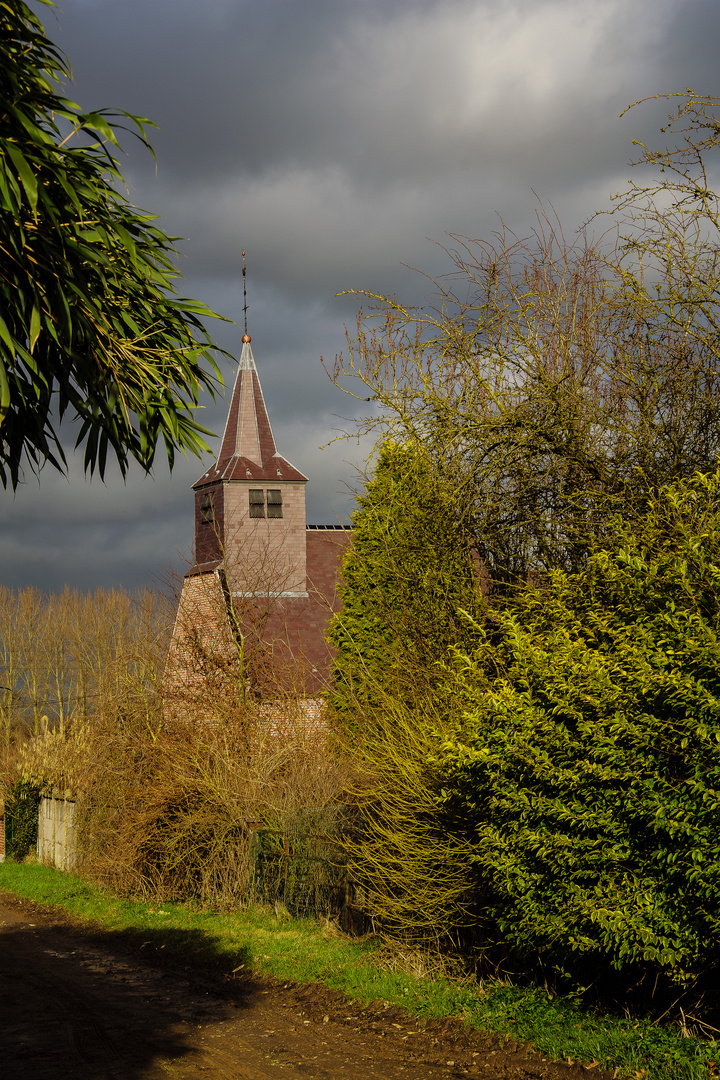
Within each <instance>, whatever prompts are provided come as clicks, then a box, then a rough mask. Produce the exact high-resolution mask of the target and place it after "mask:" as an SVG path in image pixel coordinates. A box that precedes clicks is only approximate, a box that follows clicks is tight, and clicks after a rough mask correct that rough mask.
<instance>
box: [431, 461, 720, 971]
mask: <svg viewBox="0 0 720 1080" xmlns="http://www.w3.org/2000/svg"><path fill="white" fill-rule="evenodd" d="M719 497H720V472H718V473H715V474H714V475H711V476H704V475H700V474H698V475H696V476H695V477H693V478H692V479H690V480H688V481H683V482H678V483H675V484H673V485H672V486H669V487H667V488H665V489H663V490H661V491H660V493H659V494H658V495H657V497H655V498H654V499H653V500H652V502H651V504H650V506H649V508H648V510H647V512H646V514H645V515H644V518H643V520H642V523H641V524H642V527H641V529H639V530H638V528H637V526H634V527H633V528H629V527H627V526H624V525H623V524H622V523H619V522H618V523H616V530H617V540H616V545H615V546H614V548H613V550H611V551H600V552H597V553H596V554H594V555H593V557H592V558H591V559H590V561H589V564H588V566H587V568H586V569H585V570H584V571H583V572H582V573H579V574H576V575H573V576H568V575H565V574H563V573H555V574H552V575H551V576H550V578H549V579H548V580H547V581H545V582H543V583H541V584H539V585H537V587H533V588H527V589H525V590H521V591H520V592H519V593H518V595H517V596H516V598H515V600H514V602H513V603H512V604H511V605H510V606H509V607H508V609H506V610H505V611H503V612H497V613H496V617H495V621H494V623H492V624H487V623H486V625H485V627H484V628H483V627H481V626H480V625H479V624H477V623H476V624H475V629H476V633H477V643H476V647H475V648H474V650H472V651H467V652H465V653H464V654H460V655H459V658H458V662H457V671H456V676H455V680H454V682H455V688H456V691H459V692H460V693H461V694H462V695H464V697H465V704H464V708H463V710H462V715H461V716H458V719H457V726H456V731H455V733H454V734H453V736H452V737H451V738H446V739H445V740H444V742H443V745H442V746H439V747H438V751H437V755H436V757H435V758H434V768H435V770H436V772H437V774H438V776H439V777H440V778H441V788H440V789H439V790H438V791H437V793H436V806H437V813H438V815H439V816H440V818H445V819H446V820H448V821H452V822H453V825H454V828H455V829H456V830H457V832H458V838H460V837H462V838H463V839H464V840H465V841H466V842H467V843H468V845H469V847H470V849H471V851H470V855H469V863H470V869H471V873H472V876H473V878H474V883H475V884H474V888H475V889H476V890H477V891H478V892H481V893H482V895H483V898H484V918H485V919H486V920H489V921H492V922H493V923H494V925H495V926H496V927H497V929H498V930H499V932H500V934H501V935H502V937H503V939H504V940H505V941H506V942H507V943H509V944H511V945H513V946H515V947H517V948H519V949H521V950H523V951H525V952H533V953H538V952H541V953H542V954H544V955H545V956H546V957H548V958H549V959H550V960H551V961H553V962H555V963H556V964H558V965H560V966H562V965H563V964H565V963H571V962H572V960H573V958H578V957H579V956H580V955H584V956H585V957H586V960H590V959H591V958H594V959H595V960H596V961H597V960H599V961H601V962H604V963H606V962H608V961H609V962H610V963H611V964H612V965H613V966H614V967H616V968H627V967H628V966H629V965H639V966H640V967H643V966H644V967H651V968H656V969H661V970H663V971H665V972H666V973H668V974H669V975H670V976H671V978H672V979H674V980H675V981H678V982H687V981H688V980H689V979H691V978H692V977H693V976H694V975H696V974H698V973H699V972H701V971H703V970H707V969H708V968H709V967H711V966H712V965H713V964H715V963H716V962H717V959H718V940H719V937H720V506H719V502H718V500H719Z"/></svg>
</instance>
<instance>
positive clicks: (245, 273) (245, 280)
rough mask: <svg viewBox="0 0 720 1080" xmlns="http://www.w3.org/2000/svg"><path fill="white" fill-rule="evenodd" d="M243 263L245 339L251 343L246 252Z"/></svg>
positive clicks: (243, 255) (243, 254)
mask: <svg viewBox="0 0 720 1080" xmlns="http://www.w3.org/2000/svg"><path fill="white" fill-rule="evenodd" d="M242 261H243V311H244V312H245V337H246V338H248V341H249V340H250V338H249V337H248V332H247V309H248V303H247V267H246V266H245V252H244V251H243V253H242Z"/></svg>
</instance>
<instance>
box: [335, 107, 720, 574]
mask: <svg viewBox="0 0 720 1080" xmlns="http://www.w3.org/2000/svg"><path fill="white" fill-rule="evenodd" d="M671 96H672V97H678V99H679V100H678V107H677V109H676V111H675V113H674V114H673V115H672V116H671V117H670V119H669V123H668V125H667V127H666V128H665V129H663V130H664V133H665V137H666V139H667V140H669V145H667V146H665V147H662V148H661V149H658V150H654V149H649V148H647V147H644V146H643V147H641V155H640V160H639V161H638V162H636V163H635V164H639V165H642V166H644V167H645V168H646V169H649V170H656V173H655V178H654V179H653V173H652V172H647V171H645V172H644V173H643V174H642V175H643V177H645V178H647V181H648V182H647V183H645V182H643V183H630V185H629V187H628V189H627V190H626V191H625V192H624V193H621V194H620V195H619V196H617V197H616V199H615V203H614V206H613V210H612V213H611V214H610V215H609V216H604V215H599V216H597V217H596V218H595V220H594V223H593V225H592V227H586V228H585V229H583V230H581V231H580V233H579V234H576V236H575V237H574V238H573V239H571V240H568V239H567V238H566V236H565V234H564V232H563V229H562V226H561V224H560V222H559V221H558V220H556V219H555V218H554V216H553V215H545V214H544V212H543V210H542V208H541V209H540V211H539V213H538V219H537V225H536V228H535V230H534V232H533V233H531V234H530V235H529V236H518V235H515V234H514V233H512V232H511V231H510V230H509V229H505V228H503V230H502V231H501V232H500V234H499V235H498V236H497V237H495V239H492V240H489V241H482V240H472V239H468V238H466V237H462V236H452V237H451V238H450V240H449V242H448V245H447V252H448V256H449V258H450V268H449V273H448V274H447V275H446V276H444V277H443V278H441V279H439V280H437V281H436V282H434V285H435V293H434V295H432V296H431V297H430V298H429V299H428V301H427V304H426V305H425V307H423V308H420V309H418V308H416V307H408V306H404V305H403V304H402V303H401V302H399V301H398V300H396V299H395V298H393V297H382V296H377V295H374V294H372V293H368V294H366V295H367V296H368V297H369V299H370V300H371V310H370V311H369V312H367V313H365V312H361V315H360V319H359V323H358V333H357V335H356V336H355V337H354V338H351V339H350V342H349V348H348V351H347V353H346V354H345V356H342V357H340V358H338V361H337V364H336V367H335V371H334V377H335V379H336V380H337V382H338V384H339V385H340V386H342V387H343V388H345V389H348V390H352V386H353V384H352V382H348V378H350V379H353V378H355V379H358V380H360V382H361V384H362V386H361V387H360V388H359V389H358V391H357V396H358V397H359V398H360V399H361V400H368V392H369V394H370V399H371V400H372V401H373V402H374V403H375V409H374V411H373V413H372V415H371V417H370V419H369V420H368V426H379V427H380V428H381V430H382V431H383V432H384V433H387V432H390V433H391V434H392V435H393V437H394V438H396V439H398V440H399V441H401V442H404V441H405V440H408V439H409V440H411V441H413V442H415V443H417V444H420V445H422V446H423V447H424V448H425V450H426V451H427V453H428V454H429V456H430V459H431V460H432V462H433V464H434V467H435V469H436V470H437V471H438V473H439V475H440V476H441V477H442V478H444V482H445V485H446V486H447V487H452V488H453V490H455V492H456V494H457V497H458V499H461V500H463V502H464V507H463V509H464V511H465V517H466V520H467V521H468V522H469V523H470V528H471V533H472V540H473V543H474V544H475V546H476V548H477V550H478V552H479V554H480V556H481V557H482V559H483V562H484V565H485V567H486V569H487V571H488V573H489V575H490V577H491V578H492V580H493V581H494V582H495V583H496V585H497V586H498V587H504V586H505V585H507V584H508V583H512V582H516V581H519V580H523V579H524V578H525V577H526V576H527V574H528V572H544V571H546V570H548V569H550V568H552V567H562V568H564V569H566V570H570V571H572V570H577V569H579V568H580V567H582V566H583V565H584V563H585V560H586V559H587V557H588V553H589V551H590V550H591V548H592V544H593V542H594V541H595V540H597V539H598V538H602V535H603V530H604V529H605V527H606V523H607V522H608V521H609V520H610V518H612V516H613V514H615V513H616V512H617V511H618V510H619V509H620V508H622V510H623V512H624V513H626V514H629V515H631V514H636V513H637V514H640V513H642V511H643V509H644V507H645V506H646V505H647V500H648V498H649V496H650V494H651V493H653V492H656V491H657V490H658V488H659V487H660V486H661V485H662V484H665V483H668V482H670V481H672V480H674V479H676V478H680V477H687V476H690V475H692V474H693V473H694V472H695V471H696V470H698V469H699V470H701V471H712V470H713V469H714V467H715V461H716V457H717V455H718V453H719V452H720V346H719V345H718V342H719V341H720V337H719V336H718V317H717V297H718V295H719V292H720V235H719V233H718V229H719V227H720V212H719V209H718V196H717V194H716V193H715V192H713V191H712V189H711V187H710V183H709V179H708V164H707V162H706V158H707V156H708V154H710V153H712V152H713V151H716V150H717V148H718V146H720V137H719V136H718V130H720V128H719V127H718V118H717V113H718V108H719V107H720V99H717V98H700V97H697V96H695V95H694V94H692V93H691V92H688V93H687V94H684V95H671ZM673 138H676V139H677V143H676V144H675V145H674V144H673V143H672V141H670V140H672V139H673ZM592 230H594V231H592Z"/></svg>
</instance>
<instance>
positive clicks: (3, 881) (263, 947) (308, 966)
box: [0, 862, 720, 1080]
mask: <svg viewBox="0 0 720 1080" xmlns="http://www.w3.org/2000/svg"><path fill="white" fill-rule="evenodd" d="M0 889H5V890H6V891H7V892H11V893H14V894H15V895H16V896H22V897H25V898H27V899H30V900H34V901H37V902H39V903H43V904H50V905H57V906H58V907H61V908H63V909H64V910H65V911H67V912H69V913H70V914H72V915H75V916H76V917H78V918H79V919H81V920H85V921H86V922H88V924H93V925H92V926H91V925H89V926H88V930H89V931H90V930H92V932H95V929H96V928H98V927H99V928H100V929H101V930H102V931H103V932H106V933H107V932H112V933H121V934H123V935H124V936H125V937H127V936H130V937H131V939H132V940H134V941H135V942H136V943H137V944H138V945H139V946H141V947H145V948H147V947H149V948H150V949H165V950H166V953H168V952H169V953H175V954H177V955H178V956H181V957H182V958H183V960H184V961H185V962H187V960H188V958H191V959H192V961H193V962H194V963H213V964H216V965H220V966H221V967H223V968H224V969H225V970H227V971H232V970H234V969H237V970H243V971H247V972H257V973H259V974H263V975H273V976H275V977H276V978H278V979H281V980H283V981H289V980H291V981H293V982H321V983H324V984H325V985H326V986H329V987H332V988H334V989H337V990H341V991H342V992H343V993H345V994H346V995H347V996H348V997H349V998H352V999H355V1000H357V1001H360V1002H363V1003H368V1002H370V1001H374V1000H378V999H379V1000H383V1001H387V1002H389V1003H391V1004H393V1005H396V1006H400V1007H402V1008H403V1009H405V1010H407V1012H408V1013H411V1014H413V1015H415V1016H418V1017H428V1018H431V1017H432V1018H443V1017H450V1016H452V1017H462V1018H463V1019H464V1020H465V1022H466V1023H467V1024H469V1025H470V1026H471V1027H473V1028H477V1029H480V1030H483V1031H487V1032H493V1033H497V1034H503V1035H510V1036H512V1037H513V1038H516V1039H519V1040H522V1041H525V1040H531V1041H532V1042H533V1043H534V1044H535V1046H536V1048H537V1049H538V1050H539V1051H540V1052H541V1053H542V1054H543V1055H545V1056H546V1057H553V1058H559V1059H565V1058H572V1059H573V1060H575V1061H583V1062H588V1063H589V1062H591V1061H595V1062H598V1063H599V1064H600V1065H602V1066H603V1067H604V1068H609V1069H615V1068H617V1069H618V1070H619V1076H623V1077H626V1076H627V1077H633V1076H636V1075H638V1074H640V1075H642V1076H644V1077H645V1078H646V1080H705V1078H706V1077H708V1076H709V1075H715V1068H714V1062H715V1061H719V1062H720V1043H718V1042H704V1041H702V1040H700V1039H697V1038H692V1037H691V1038H682V1037H681V1035H680V1033H679V1032H677V1031H676V1030H674V1029H672V1028H664V1027H659V1026H655V1025H653V1024H651V1023H650V1022H649V1021H642V1020H640V1021H630V1020H626V1019H622V1018H619V1017H615V1016H608V1015H605V1016H600V1015H598V1014H596V1013H593V1012H590V1011H588V1010H587V1009H583V1008H582V1006H581V1005H580V1004H578V1002H577V1001H576V1000H575V999H573V998H562V997H552V996H550V995H548V994H547V993H545V992H544V991H542V990H539V989H537V988H524V987H517V986H512V985H508V984H503V983H496V984H493V985H488V986H485V987H484V988H482V987H479V986H478V985H477V984H473V983H469V982H467V981H454V980H452V979H449V978H446V977H442V976H434V977H432V978H429V977H424V978H418V977H416V976H414V975H411V974H409V973H408V972H407V971H403V970H389V969H388V964H387V950H384V949H382V948H381V946H380V943H379V942H378V941H377V940H374V939H371V940H363V941H356V940H353V939H350V938H346V937H344V936H342V935H338V934H336V933H332V932H328V930H327V928H325V929H324V928H323V927H322V926H321V925H320V924H318V923H317V922H315V921H313V920H293V919H290V918H289V917H284V918H283V917H280V918H278V917H276V916H275V915H274V914H268V912H267V910H264V909H260V908H250V909H248V910H247V911H243V912H239V913H237V914H232V915H228V914H222V913H215V912H208V911H201V910H198V909H197V908H196V907H194V906H193V905H192V904H177V903H165V904H152V903H145V902H143V901H139V900H126V899H122V898H118V897H115V896H112V895H110V894H108V893H106V892H104V891H102V890H100V889H97V888H96V887H95V886H93V885H91V884H89V883H88V882H86V881H83V880H82V879H80V878H78V877H74V876H73V875H71V874H63V873H61V872H60V871H58V870H51V869H49V868H47V867H44V866H39V865H33V864H18V863H13V862H5V863H0ZM711 1062H712V1063H713V1064H710V1063H711ZM643 1070H644V1072H643ZM590 1075H592V1074H590Z"/></svg>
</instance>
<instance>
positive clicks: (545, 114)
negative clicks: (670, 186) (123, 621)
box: [0, 0, 720, 589]
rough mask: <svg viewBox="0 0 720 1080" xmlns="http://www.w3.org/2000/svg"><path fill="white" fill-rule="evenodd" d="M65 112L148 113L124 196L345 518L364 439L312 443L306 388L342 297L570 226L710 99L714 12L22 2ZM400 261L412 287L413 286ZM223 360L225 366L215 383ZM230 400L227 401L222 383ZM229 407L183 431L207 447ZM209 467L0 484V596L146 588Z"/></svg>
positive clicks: (545, 2) (573, 6)
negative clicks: (683, 105) (680, 106)
mask: <svg viewBox="0 0 720 1080" xmlns="http://www.w3.org/2000/svg"><path fill="white" fill-rule="evenodd" d="M35 7H36V9H37V10H38V11H40V12H41V17H42V18H43V20H44V22H45V26H46V30H47V33H48V36H49V37H50V38H51V39H53V40H54V41H55V42H56V43H57V44H58V45H60V47H61V48H62V49H63V50H64V51H65V52H66V54H67V55H68V57H69V59H70V61H71V63H72V66H73V69H74V75H75V85H74V86H73V87H72V89H71V91H70V96H72V97H73V98H74V99H75V100H76V101H78V102H79V103H80V104H81V105H82V107H83V108H85V109H90V108H104V107H117V108H122V109H126V110H129V111H130V112H135V113H139V114H141V115H143V116H147V117H149V118H151V119H152V120H154V121H155V122H156V123H157V124H158V125H159V128H158V130H157V131H156V132H155V133H154V135H153V137H152V142H153V145H154V147H155V151H156V155H157V169H155V166H154V165H153V163H152V161H151V159H150V158H149V157H148V155H147V154H146V153H144V152H142V151H141V150H140V148H139V147H137V146H133V145H132V140H131V139H129V138H128V140H127V146H126V148H127V151H128V153H127V156H126V158H125V163H124V171H125V174H126V177H127V179H128V182H129V184H130V188H131V198H132V200H133V202H135V203H136V204H137V205H139V206H141V207H143V208H145V209H147V210H150V211H152V212H153V213H156V214H159V215H160V216H161V218H162V221H161V224H162V226H163V227H164V228H165V230H166V231H167V232H169V233H171V234H174V235H178V236H181V237H183V238H184V239H183V241H182V243H181V244H180V250H181V252H182V259H181V260H180V268H181V270H182V273H183V274H184V277H185V281H184V282H183V283H182V291H183V292H184V293H185V295H189V296H194V297H197V298H198V299H201V300H204V301H205V302H207V303H208V304H210V305H211V306H212V307H213V308H214V309H215V310H218V311H220V312H222V313H223V314H225V315H227V316H229V317H231V318H233V319H235V320H237V321H238V325H237V326H228V325H223V324H218V325H217V326H216V327H214V333H215V336H216V339H217V340H218V341H219V342H220V343H221V344H222V345H223V346H224V347H225V348H227V349H229V350H230V351H231V352H232V353H234V354H235V355H238V354H239V352H240V337H241V334H242V310H241V308H242V284H241V274H240V268H241V254H240V253H241V250H242V249H243V248H244V249H245V250H246V251H247V258H248V294H249V295H248V301H249V305H250V308H249V330H250V333H251V335H252V339H253V350H254V353H255V359H256V361H257V364H258V370H259V374H260V379H261V382H262V385H263V389H264V391H265V397H266V401H267V404H268V409H269V412H270V418H271V422H272V424H273V428H274V431H275V437H276V441H277V444H278V449H279V451H280V453H282V454H283V455H284V456H285V457H287V458H288V459H289V460H290V461H292V462H293V463H294V464H295V465H297V467H298V468H300V469H301V470H302V471H303V472H305V473H306V475H308V476H309V477H310V483H309V484H308V492H307V494H308V520H309V521H310V522H311V523H331V522H334V521H336V520H338V518H340V519H344V518H345V515H346V514H347V512H348V510H349V508H350V506H351V498H350V495H349V494H348V488H349V487H350V488H351V487H352V486H353V484H354V475H355V472H354V468H355V463H356V462H358V461H360V460H361V459H362V454H363V453H364V452H365V450H366V448H360V449H359V448H358V447H357V445H356V444H353V443H333V444H332V445H330V446H329V447H328V448H326V449H321V447H322V446H323V445H325V444H327V443H328V442H329V441H330V440H331V439H332V438H333V437H334V435H335V434H337V431H338V429H343V428H346V429H347V428H348V424H347V423H345V422H343V420H342V419H341V417H342V416H345V415H348V414H349V413H350V412H351V411H352V402H351V401H350V400H349V399H347V398H346V397H345V396H344V395H342V394H341V393H339V391H338V390H337V389H335V388H334V387H333V386H332V384H331V383H330V381H329V380H328V378H327V376H326V375H325V373H324V371H323V369H322V366H321V363H320V356H321V355H322V356H324V357H326V358H329V359H332V358H333V357H334V355H335V353H336V352H337V351H338V350H339V349H341V347H342V345H343V341H344V329H343V328H344V324H345V323H346V322H350V323H351V322H352V320H353V314H354V309H355V306H356V305H355V304H354V303H353V302H352V301H350V300H348V299H347V298H341V299H338V298H336V295H335V294H336V293H338V292H340V291H341V290H344V289H351V288H354V289H362V288H366V289H370V290H373V291H377V292H386V293H395V294H397V295H398V296H400V297H402V298H404V299H407V300H408V302H415V303H417V302H420V301H421V300H422V298H423V296H424V294H425V293H426V291H427V279H426V278H424V277H423V276H422V274H429V275H438V274H442V273H443V272H444V271H445V270H447V269H448V264H447V259H446V256H445V255H444V254H443V252H442V250H441V249H440V247H439V246H438V243H437V242H440V243H442V242H443V241H445V240H446V238H447V234H448V233H460V234H463V235H467V236H474V237H486V236H489V235H490V234H491V233H492V232H493V230H494V229H495V228H497V223H498V218H497V215H498V214H499V215H501V217H502V218H503V219H504V220H505V221H506V222H507V223H508V224H509V225H510V226H511V227H514V228H515V229H516V230H517V231H520V232H522V231H523V230H525V229H526V228H527V227H529V226H530V225H531V224H532V215H533V213H534V210H535V206H536V203H535V199H534V196H533V192H536V193H537V195H538V196H539V197H540V198H542V199H543V200H545V201H547V202H549V203H552V205H553V206H554V207H555V209H556V211H557V212H558V214H559V215H560V217H561V219H562V221H563V223H564V226H565V228H566V230H568V231H569V232H572V231H573V229H574V228H575V227H576V226H577V225H579V224H580V223H581V222H582V221H583V220H585V219H587V217H588V216H589V215H590V214H591V213H592V211H593V210H595V209H597V208H600V207H602V206H605V205H607V203H608V199H609V196H610V195H611V194H612V192H614V191H616V190H618V189H620V188H622V187H623V186H624V182H625V180H626V178H627V176H628V174H629V170H628V168H627V162H628V161H629V160H630V159H631V158H632V156H633V148H632V139H633V138H639V139H643V140H644V139H650V140H651V141H655V142H656V141H657V139H656V138H655V134H654V133H655V132H656V131H657V127H658V122H659V120H661V119H662V118H663V117H664V115H665V114H666V113H667V108H666V107H663V108H659V107H658V106H656V105H649V106H643V107H642V109H639V110H633V111H632V112H631V113H630V114H629V115H627V116H625V117H624V118H623V119H619V118H618V116H619V113H620V112H621V111H622V109H623V108H624V107H625V106H626V105H627V104H628V103H629V102H631V101H634V100H637V99H638V98H643V97H646V96H648V95H651V94H655V93H658V92H670V91H673V90H678V89H684V88H685V87H688V86H690V87H692V88H693V89H695V90H696V91H697V92H698V93H720V85H719V84H720V78H718V76H717V73H716V69H717V53H718V43H719V37H720V33H719V32H720V4H718V3H717V0H352V2H351V0H122V2H121V3H119V2H118V0H61V3H60V4H59V6H58V8H57V10H56V11H55V12H53V11H52V10H51V9H47V8H42V7H41V6H40V5H35ZM408 267H414V268H416V270H419V271H421V272H422V273H421V274H418V273H417V272H412V271H411V270H409V269H408ZM232 378H233V372H232V370H230V369H228V370H227V381H228V386H229V388H230V387H231V386H232ZM228 392H229V391H228ZM225 411H226V403H225V402H220V403H219V404H216V405H214V406H210V407H208V408H207V409H206V410H205V412H204V413H203V417H202V419H203V422H204V423H205V424H206V425H207V426H209V427H211V428H213V429H214V430H215V431H216V432H218V433H221V432H222V427H223V424H224V420H225ZM209 461H210V459H209V458H208V459H207V460H202V461H201V460H198V459H190V460H186V459H180V460H179V462H178V464H177V465H176V468H175V471H174V473H173V474H172V476H170V475H169V474H168V471H167V469H166V468H165V467H164V466H160V467H159V468H158V470H157V473H156V475H155V476H153V477H147V478H146V477H144V476H143V475H142V472H141V470H140V469H139V468H135V469H134V470H133V471H132V472H131V474H130V476H129V478H128V480H127V482H126V483H125V484H123V483H122V481H121V480H120V479H119V478H117V477H115V476H110V477H109V478H108V480H107V482H106V483H105V484H103V483H102V482H100V481H99V480H93V481H91V482H88V481H86V480H85V478H84V476H83V473H82V468H81V465H80V464H79V463H78V462H73V463H72V464H71V469H70V475H69V477H68V478H64V477H62V476H59V475H57V474H56V473H54V472H53V471H52V470H51V469H50V468H46V469H44V470H43V471H42V473H41V475H40V479H39V483H38V481H37V480H36V479H34V478H33V477H32V476H28V477H27V482H26V483H25V484H24V485H22V486H21V487H20V488H19V489H18V491H17V493H16V494H15V495H14V496H13V495H12V494H10V493H4V494H3V493H2V492H0V584H6V585H11V586H21V585H30V584H34V585H37V586H38V587H40V588H43V589H58V588H61V587H62V586H63V585H64V584H68V585H71V586H73V587H76V588H81V589H92V588H95V587H97V586H108V585H115V584H117V585H128V586H133V585H135V584H142V583H144V582H146V581H147V580H148V575H153V574H158V573H161V572H162V570H163V568H164V567H166V566H167V565H168V564H169V563H171V562H174V563H175V564H176V565H179V564H180V562H181V560H182V558H183V557H189V555H190V551H191V544H192V518H193V515H192V494H191V491H190V487H191V485H192V483H193V482H194V481H195V480H196V479H197V477H198V476H200V474H201V473H202V472H203V471H204V470H205V468H206V467H207V465H208V464H209Z"/></svg>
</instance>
